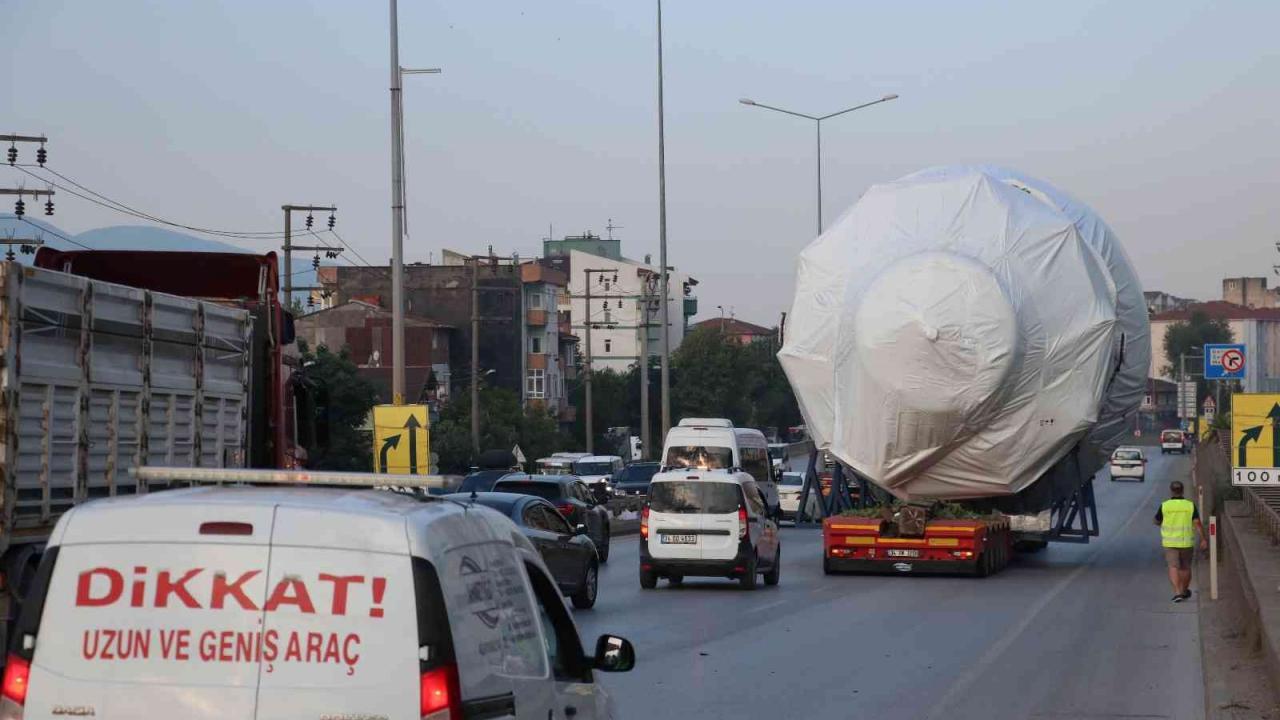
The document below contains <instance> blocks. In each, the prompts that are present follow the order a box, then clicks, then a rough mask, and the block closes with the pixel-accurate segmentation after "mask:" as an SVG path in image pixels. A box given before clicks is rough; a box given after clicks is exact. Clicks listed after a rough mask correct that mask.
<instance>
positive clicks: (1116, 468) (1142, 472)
mask: <svg viewBox="0 0 1280 720" xmlns="http://www.w3.org/2000/svg"><path fill="white" fill-rule="evenodd" d="M1122 478H1124V479H1135V480H1137V481H1138V482H1143V481H1145V480H1146V479H1147V458H1146V456H1145V455H1143V454H1142V448H1136V447H1128V446H1125V447H1118V448H1116V449H1115V452H1113V453H1111V480H1112V482H1114V481H1116V480H1119V479H1122Z"/></svg>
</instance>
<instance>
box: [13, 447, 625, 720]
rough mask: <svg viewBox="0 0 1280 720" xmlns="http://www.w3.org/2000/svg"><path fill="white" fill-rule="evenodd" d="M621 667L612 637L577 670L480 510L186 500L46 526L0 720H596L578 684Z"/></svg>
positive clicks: (574, 654) (535, 581)
mask: <svg viewBox="0 0 1280 720" xmlns="http://www.w3.org/2000/svg"><path fill="white" fill-rule="evenodd" d="M147 470H150V471H153V472H154V471H158V470H170V469H159V468H149V469H147ZM171 470H173V471H174V474H175V476H176V477H175V479H181V473H184V472H188V471H190V469H185V470H184V469H171ZM205 472H206V474H208V473H209V471H205ZM218 472H234V471H216V470H215V471H212V473H218ZM253 472H257V471H242V472H241V474H242V475H247V474H251V473H253ZM262 474H263V475H264V476H267V475H269V476H272V477H274V478H275V481H280V480H281V479H282V478H283V476H291V477H293V478H295V479H294V480H293V481H292V482H294V483H296V482H298V478H308V479H309V480H310V482H312V483H324V482H326V481H333V477H330V476H339V475H341V476H345V477H347V478H348V479H349V478H350V477H352V476H357V477H364V478H369V477H375V478H378V479H377V482H386V477H387V476H385V475H380V476H368V475H363V474H357V473H283V472H274V471H262ZM193 477H194V476H190V475H189V476H188V479H193ZM405 477H407V476H405ZM350 484H354V483H350ZM633 664H634V651H633V650H632V649H631V646H630V644H629V643H628V642H627V641H626V640H623V639H622V638H617V637H613V636H602V637H601V638H600V641H599V643H598V644H597V646H596V654H595V656H588V655H586V654H585V653H583V651H582V647H581V644H580V641H579V638H578V632H577V629H576V627H575V626H574V623H573V620H572V618H571V616H570V614H569V611H568V610H567V609H566V607H565V605H564V601H563V599H562V598H561V596H560V593H559V592H558V591H557V590H556V585H555V583H554V582H553V580H552V579H551V576H550V574H549V573H548V572H547V568H546V566H545V565H544V564H543V561H542V560H541V559H540V557H539V555H538V552H537V551H536V550H535V549H534V547H533V546H532V545H531V544H530V543H529V542H528V541H527V540H526V539H525V538H524V536H523V535H522V534H521V533H520V531H519V530H518V529H517V528H516V527H515V526H514V524H512V522H511V521H510V520H508V519H507V518H505V517H503V516H502V515H500V514H498V513H496V512H494V511H491V510H488V509H487V508H479V507H467V506H463V505H461V504H459V503H455V502H450V501H446V500H441V499H435V498H431V497H425V498H424V497H417V496H413V495H408V494H402V493H398V492H391V491H378V490H372V489H367V488H360V489H354V490H353V489H350V488H332V487H247V486H241V487H195V488H190V489H182V490H172V491H165V492H158V493H154V494H150V495H139V496H136V497H129V498H118V499H108V500H99V501H94V502H90V503H86V504H84V505H80V506H78V507H76V508H74V509H72V510H70V511H68V512H67V513H66V514H65V515H63V516H62V519H61V520H60V521H59V522H58V524H57V527H56V528H55V529H54V532H53V535H52V537H51V538H50V541H49V544H48V546H47V549H46V551H45V553H44V557H43V559H42V561H41V564H40V566H39V570H38V572H37V577H36V578H35V581H34V583H33V590H32V592H31V593H30V595H29V596H28V600H27V602H26V603H25V605H24V607H23V610H22V614H21V617H20V618H19V621H18V625H17V629H16V632H15V636H14V640H13V648H12V650H11V652H10V655H9V657H8V662H7V665H6V668H5V673H4V681H3V686H2V692H0V696H2V699H0V718H7V719H8V718H26V719H28V720H30V719H32V718H54V717H66V716H81V717H94V718H105V719H110V718H137V717H156V718H160V717H164V718H321V717H332V718H388V719H391V718H406V719H407V718H414V719H418V718H432V719H433V720H446V719H449V720H455V719H458V720H460V719H461V718H463V717H486V718H538V719H539V720H541V719H543V718H547V717H552V716H554V717H570V716H573V717H576V718H604V717H610V716H611V713H612V710H611V707H610V702H609V700H608V697H607V694H606V693H605V692H604V691H603V689H601V688H600V687H599V686H598V685H597V684H596V682H595V677H594V670H604V671H616V670H627V669H630V667H631V666H632V665H633Z"/></svg>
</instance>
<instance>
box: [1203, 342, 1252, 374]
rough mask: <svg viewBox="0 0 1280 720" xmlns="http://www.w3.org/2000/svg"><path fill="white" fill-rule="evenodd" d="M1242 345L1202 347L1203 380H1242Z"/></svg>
mask: <svg viewBox="0 0 1280 720" xmlns="http://www.w3.org/2000/svg"><path fill="white" fill-rule="evenodd" d="M1244 358H1245V355H1244V345H1242V344H1240V343H1221V344H1215V345H1205V346H1204V379H1205V380H1243V379H1244V366H1245V359H1244Z"/></svg>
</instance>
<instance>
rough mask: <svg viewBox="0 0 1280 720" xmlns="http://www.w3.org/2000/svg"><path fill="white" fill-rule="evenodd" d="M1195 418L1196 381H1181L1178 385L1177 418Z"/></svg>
mask: <svg viewBox="0 0 1280 720" xmlns="http://www.w3.org/2000/svg"><path fill="white" fill-rule="evenodd" d="M1195 416H1196V381H1195V380H1183V381H1182V382H1180V383H1178V417H1180V418H1193V417H1195Z"/></svg>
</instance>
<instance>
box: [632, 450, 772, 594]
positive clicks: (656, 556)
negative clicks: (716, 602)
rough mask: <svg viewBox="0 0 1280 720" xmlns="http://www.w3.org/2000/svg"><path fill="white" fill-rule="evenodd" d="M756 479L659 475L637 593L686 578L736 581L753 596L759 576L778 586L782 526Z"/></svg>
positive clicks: (645, 520) (644, 526)
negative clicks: (663, 579)
mask: <svg viewBox="0 0 1280 720" xmlns="http://www.w3.org/2000/svg"><path fill="white" fill-rule="evenodd" d="M773 518H774V515H773V513H772V512H770V510H769V509H768V507H767V506H766V505H765V501H764V497H763V496H762V495H761V493H760V489H759V488H758V487H757V486H756V482H755V480H754V479H752V477H751V475H749V474H747V473H744V472H708V473H698V474H692V473H689V472H688V471H684V472H661V473H658V474H657V475H654V476H653V483H652V484H650V485H649V499H648V502H646V503H645V506H644V508H643V509H641V511H640V587H641V588H643V589H646V590H649V589H652V588H654V587H655V586H656V585H657V582H658V578H660V577H665V578H666V579H667V581H668V582H670V583H672V584H679V583H681V582H683V580H684V577H685V576H686V575H701V576H708V577H727V578H733V579H737V580H738V581H739V582H740V583H742V587H743V589H746V590H754V589H755V588H756V579H757V577H758V575H759V574H761V573H763V574H764V582H765V584H766V585H777V584H778V579H779V577H780V574H781V572H782V544H781V542H780V541H779V538H778V524H777V522H775V521H774V519H773Z"/></svg>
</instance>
